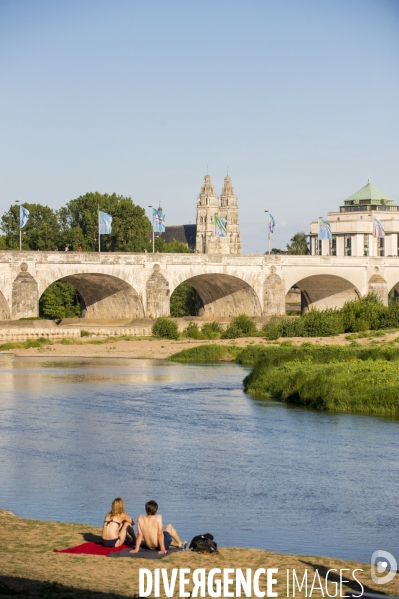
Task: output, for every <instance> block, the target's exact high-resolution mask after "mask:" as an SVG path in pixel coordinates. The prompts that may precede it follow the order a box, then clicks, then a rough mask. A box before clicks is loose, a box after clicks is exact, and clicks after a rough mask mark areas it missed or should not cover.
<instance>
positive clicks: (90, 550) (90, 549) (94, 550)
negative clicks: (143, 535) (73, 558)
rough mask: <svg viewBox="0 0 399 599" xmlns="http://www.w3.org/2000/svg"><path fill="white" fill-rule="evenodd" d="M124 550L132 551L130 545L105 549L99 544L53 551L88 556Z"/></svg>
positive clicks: (91, 543) (83, 544)
mask: <svg viewBox="0 0 399 599" xmlns="http://www.w3.org/2000/svg"><path fill="white" fill-rule="evenodd" d="M123 549H131V547H129V546H128V545H121V546H120V547H104V545H100V544H99V543H93V542H92V541H90V542H88V543H82V544H81V545H77V546H76V547H69V548H68V549H53V551H55V552H56V553H86V554H88V555H109V554H110V553H113V552H115V551H123Z"/></svg>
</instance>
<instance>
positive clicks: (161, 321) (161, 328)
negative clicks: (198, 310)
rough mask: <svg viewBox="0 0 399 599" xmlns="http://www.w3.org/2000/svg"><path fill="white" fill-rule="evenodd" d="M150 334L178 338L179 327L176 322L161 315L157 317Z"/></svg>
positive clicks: (163, 337) (164, 337) (165, 337)
mask: <svg viewBox="0 0 399 599" xmlns="http://www.w3.org/2000/svg"><path fill="white" fill-rule="evenodd" d="M152 334H153V335H154V337H161V338H162V339H178V338H179V329H178V326H177V322H175V321H174V320H171V319H170V318H166V317H165V316H161V317H160V318H157V320H156V321H155V322H154V324H153V327H152Z"/></svg>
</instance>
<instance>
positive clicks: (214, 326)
mask: <svg viewBox="0 0 399 599" xmlns="http://www.w3.org/2000/svg"><path fill="white" fill-rule="evenodd" d="M222 332H223V329H222V327H221V325H220V324H219V323H218V322H206V323H205V324H204V325H203V327H202V329H200V328H199V327H198V324H197V323H196V322H190V324H189V325H188V327H187V328H186V329H184V331H183V335H184V337H188V338H189V339H219V338H220V336H221V334H222Z"/></svg>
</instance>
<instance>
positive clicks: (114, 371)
mask: <svg viewBox="0 0 399 599" xmlns="http://www.w3.org/2000/svg"><path fill="white" fill-rule="evenodd" d="M0 373H1V399H0V506H1V507H3V508H8V509H10V510H11V511H13V512H14V513H16V514H18V515H20V516H29V517H33V518H42V519H51V520H53V519H54V520H62V521H75V522H87V523H91V524H95V525H101V523H102V520H103V516H104V514H105V513H106V512H107V511H108V509H109V506H110V503H111V501H112V499H113V498H114V497H115V496H117V495H121V496H122V497H123V498H125V501H126V505H127V511H128V513H130V514H131V515H132V516H133V518H134V519H135V518H136V516H137V515H138V514H139V513H141V512H142V511H143V506H144V503H145V501H146V500H148V499H156V500H157V501H158V503H159V505H160V512H161V513H162V515H163V516H164V522H165V523H166V521H171V522H172V523H173V524H174V525H175V527H176V528H177V529H178V531H180V534H181V536H182V538H184V539H188V540H189V539H190V538H191V537H192V536H194V535H195V534H201V533H204V532H208V531H209V532H212V533H213V534H214V535H215V538H216V540H217V541H218V542H219V543H220V544H221V545H234V546H244V547H257V548H265V549H270V550H274V551H281V552H290V553H302V554H304V553H308V554H309V553H310V554H319V555H328V556H336V557H341V558H353V559H358V560H361V561H365V562H366V561H369V559H370V556H371V554H372V552H373V551H375V550H376V549H384V550H386V551H390V552H391V553H393V554H394V555H396V556H398V554H399V510H398V497H397V482H398V480H399V472H398V471H399V460H398V457H399V451H398V449H399V422H398V421H394V420H389V419H381V418H370V417H367V416H353V415H345V414H340V415H329V414H321V413H316V412H312V411H305V410H301V409H297V408H292V407H287V406H284V405H281V404H279V403H274V402H260V401H257V400H254V399H253V398H251V397H249V396H246V395H245V394H244V393H243V392H242V386H241V382H242V379H243V377H244V375H245V370H244V369H243V368H242V367H240V366H236V365H216V366H208V365H207V366H202V365H187V364H172V363H165V362H161V361H153V360H122V359H114V360H107V359H81V358H79V359H48V358H18V359H17V358H14V357H12V356H7V355H0Z"/></svg>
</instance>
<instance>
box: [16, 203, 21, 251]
mask: <svg viewBox="0 0 399 599" xmlns="http://www.w3.org/2000/svg"><path fill="white" fill-rule="evenodd" d="M19 202H20V200H15V203H16V205H17V206H19ZM20 218H21V217H20V215H18V223H19V251H20V252H21V251H22V229H21V223H20Z"/></svg>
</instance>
